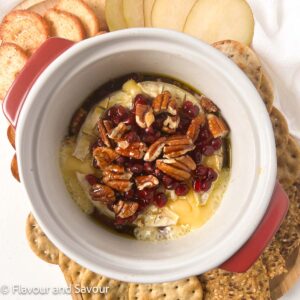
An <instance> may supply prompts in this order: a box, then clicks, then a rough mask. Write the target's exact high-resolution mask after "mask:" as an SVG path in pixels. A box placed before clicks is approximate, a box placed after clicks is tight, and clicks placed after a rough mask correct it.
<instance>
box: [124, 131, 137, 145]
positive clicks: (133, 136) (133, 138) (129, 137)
mask: <svg viewBox="0 0 300 300" xmlns="http://www.w3.org/2000/svg"><path fill="white" fill-rule="evenodd" d="M124 139H125V140H126V141H127V142H128V143H129V144H132V143H135V142H139V141H140V137H139V136H138V134H137V133H136V132H134V131H130V132H128V133H127V134H126V135H125V136H124Z"/></svg>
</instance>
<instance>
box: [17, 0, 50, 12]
mask: <svg viewBox="0 0 300 300" xmlns="http://www.w3.org/2000/svg"><path fill="white" fill-rule="evenodd" d="M44 1H45V0H24V1H22V2H21V3H19V4H18V5H17V6H16V7H15V8H14V10H25V9H28V8H30V7H32V6H34V5H36V4H39V3H41V2H44Z"/></svg>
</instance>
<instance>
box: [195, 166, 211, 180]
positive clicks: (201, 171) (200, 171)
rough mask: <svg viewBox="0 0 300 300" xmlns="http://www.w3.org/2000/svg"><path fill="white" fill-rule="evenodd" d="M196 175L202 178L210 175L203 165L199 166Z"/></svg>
mask: <svg viewBox="0 0 300 300" xmlns="http://www.w3.org/2000/svg"><path fill="white" fill-rule="evenodd" d="M195 173H196V175H198V176H200V177H201V178H203V177H206V176H207V173H208V168H207V167H205V166H203V165H199V166H197V168H196V170H195Z"/></svg>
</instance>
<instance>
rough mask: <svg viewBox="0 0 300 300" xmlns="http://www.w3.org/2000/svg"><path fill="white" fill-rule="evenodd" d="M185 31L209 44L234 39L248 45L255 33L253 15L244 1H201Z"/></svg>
mask: <svg viewBox="0 0 300 300" xmlns="http://www.w3.org/2000/svg"><path fill="white" fill-rule="evenodd" d="M183 32H184V33H187V34H190V35H192V36H194V37H196V38H198V39H200V40H202V41H204V42H206V43H209V44H212V43H215V42H217V41H221V40H235V41H239V42H241V43H243V44H245V45H249V44H251V42H252V38H253V33H254V19H253V14H252V11H251V8H250V6H249V5H248V3H247V2H246V1H245V0H198V1H197V2H196V4H195V5H194V7H193V9H192V10H191V12H190V14H189V16H188V17H187V20H186V23H185V25H184V29H183Z"/></svg>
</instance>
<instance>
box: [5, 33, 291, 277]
mask: <svg viewBox="0 0 300 300" xmlns="http://www.w3.org/2000/svg"><path fill="white" fill-rule="evenodd" d="M130 72H147V73H158V74H166V75H170V76H172V77H174V78H177V79H179V80H183V81H184V82H187V83H189V84H190V85H192V86H193V87H195V88H197V89H199V90H201V91H202V92H203V93H204V94H205V95H207V96H208V97H210V98H212V99H214V101H215V103H216V104H217V105H218V106H219V107H220V108H221V110H222V112H223V115H224V117H225V119H226V120H227V122H228V123H229V126H230V128H231V142H232V171H231V179H230V183H229V186H228V189H227V191H226V193H225V195H224V198H223V200H222V203H221V205H220V207H219V209H218V210H217V212H216V213H215V215H214V216H213V217H212V218H211V219H210V220H209V221H208V222H207V223H206V224H205V225H204V226H203V227H201V228H200V229H198V230H195V231H194V232H192V233H190V234H188V235H186V236H185V237H183V238H180V239H178V240H175V241H167V242H159V243H152V242H142V241H137V240H133V239H132V240H131V239H127V238H125V237H122V236H120V235H116V234H113V233H112V232H110V231H107V230H106V229H105V228H102V227H101V226H99V225H97V224H95V223H94V222H92V221H91V220H90V218H88V217H87V216H86V215H85V214H84V213H82V212H81V211H80V209H79V207H78V206H77V205H76V204H75V203H74V201H73V200H72V199H71V197H70V195H69V193H68V192H67V190H66V187H65V185H64V181H63V178H62V175H61V173H60V169H59V148H60V144H61V142H62V139H63V138H64V136H65V135H66V133H67V128H68V124H69V122H70V119H71V117H72V115H73V113H74V111H75V110H76V109H77V108H78V107H79V106H80V104H81V103H82V102H83V101H84V99H85V98H86V97H87V96H88V95H89V94H90V93H91V92H92V91H93V90H95V89H96V88H97V87H99V86H100V85H101V84H103V83H104V82H106V81H108V80H109V79H113V78H116V77H118V76H120V75H124V74H127V73H130ZM25 99H26V101H25ZM3 108H4V112H5V114H6V116H7V117H8V119H9V121H10V122H11V123H12V124H13V125H14V126H15V127H17V132H16V137H17V140H16V146H17V157H18V163H19V172H20V177H21V181H22V183H23V185H24V188H25V191H26V193H27V195H28V199H29V200H30V202H31V205H32V211H33V213H34V216H35V217H36V219H37V221H38V223H39V224H40V226H41V227H42V229H43V230H44V231H45V233H46V234H47V235H48V237H49V238H50V239H51V241H53V243H54V244H55V245H56V246H57V247H58V248H59V249H60V250H61V251H63V252H64V253H65V254H66V255H68V256H69V257H70V258H72V259H74V260H75V261H77V262H78V263H79V264H81V265H83V266H85V267H87V268H89V269H91V270H93V271H95V272H98V273H100V274H103V275H106V276H109V277H112V278H116V279H119V280H124V281H131V282H163V281H171V280H176V279H179V278H183V277H187V276H190V275H195V274H201V273H202V272H205V271H207V270H209V269H211V268H214V267H217V266H220V265H221V267H223V268H224V269H227V270H231V271H238V272H241V271H245V270H246V269H247V268H248V267H249V266H250V265H251V264H252V263H253V262H254V261H255V260H256V259H257V257H258V256H259V254H260V253H261V252H262V251H263V249H264V247H265V246H266V245H267V243H268V242H269V241H270V239H271V237H272V236H273V235H274V233H275V232H276V230H277V229H278V227H279V225H280V222H281V220H282V219H283V217H284V215H285V213H286V210H287V207H288V200H287V197H286V195H285V194H284V192H283V191H282V189H281V187H280V186H279V185H278V184H276V182H275V178H276V153H275V145H274V135H273V131H272V126H271V123H270V120H269V116H268V114H267V111H266V109H265V107H264V104H263V102H262V100H261V99H260V96H259V94H258V93H257V91H256V89H255V88H254V86H253V85H252V83H251V82H250V81H249V80H248V78H247V77H246V76H245V75H244V73H243V72H242V71H241V70H240V69H239V68H238V67H237V66H236V65H234V64H233V63H232V62H231V61H230V60H229V59H227V58H226V57H225V56H224V55H222V54H221V53H219V52H218V51H217V50H215V49H213V48H212V47H210V46H209V45H207V44H205V43H202V42H200V41H198V40H196V39H194V38H192V37H188V36H186V35H184V34H181V33H176V32H172V31H167V30H160V29H129V30H122V31H119V32H113V33H108V34H105V35H102V36H97V37H94V38H90V39H87V40H85V41H82V42H80V43H78V44H75V45H74V44H73V43H71V42H69V41H66V40H61V39H56V38H54V39H49V40H48V41H47V42H46V43H45V44H44V45H43V46H42V47H41V48H40V49H39V50H38V51H37V52H36V53H35V54H34V55H33V56H32V57H31V59H30V60H29V62H28V64H27V65H26V67H25V68H24V70H23V71H22V73H21V74H20V75H19V76H18V78H17V80H16V81H15V83H14V85H13V87H12V88H11V90H10V92H9V93H8V96H7V97H6V99H5V101H4V104H3Z"/></svg>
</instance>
